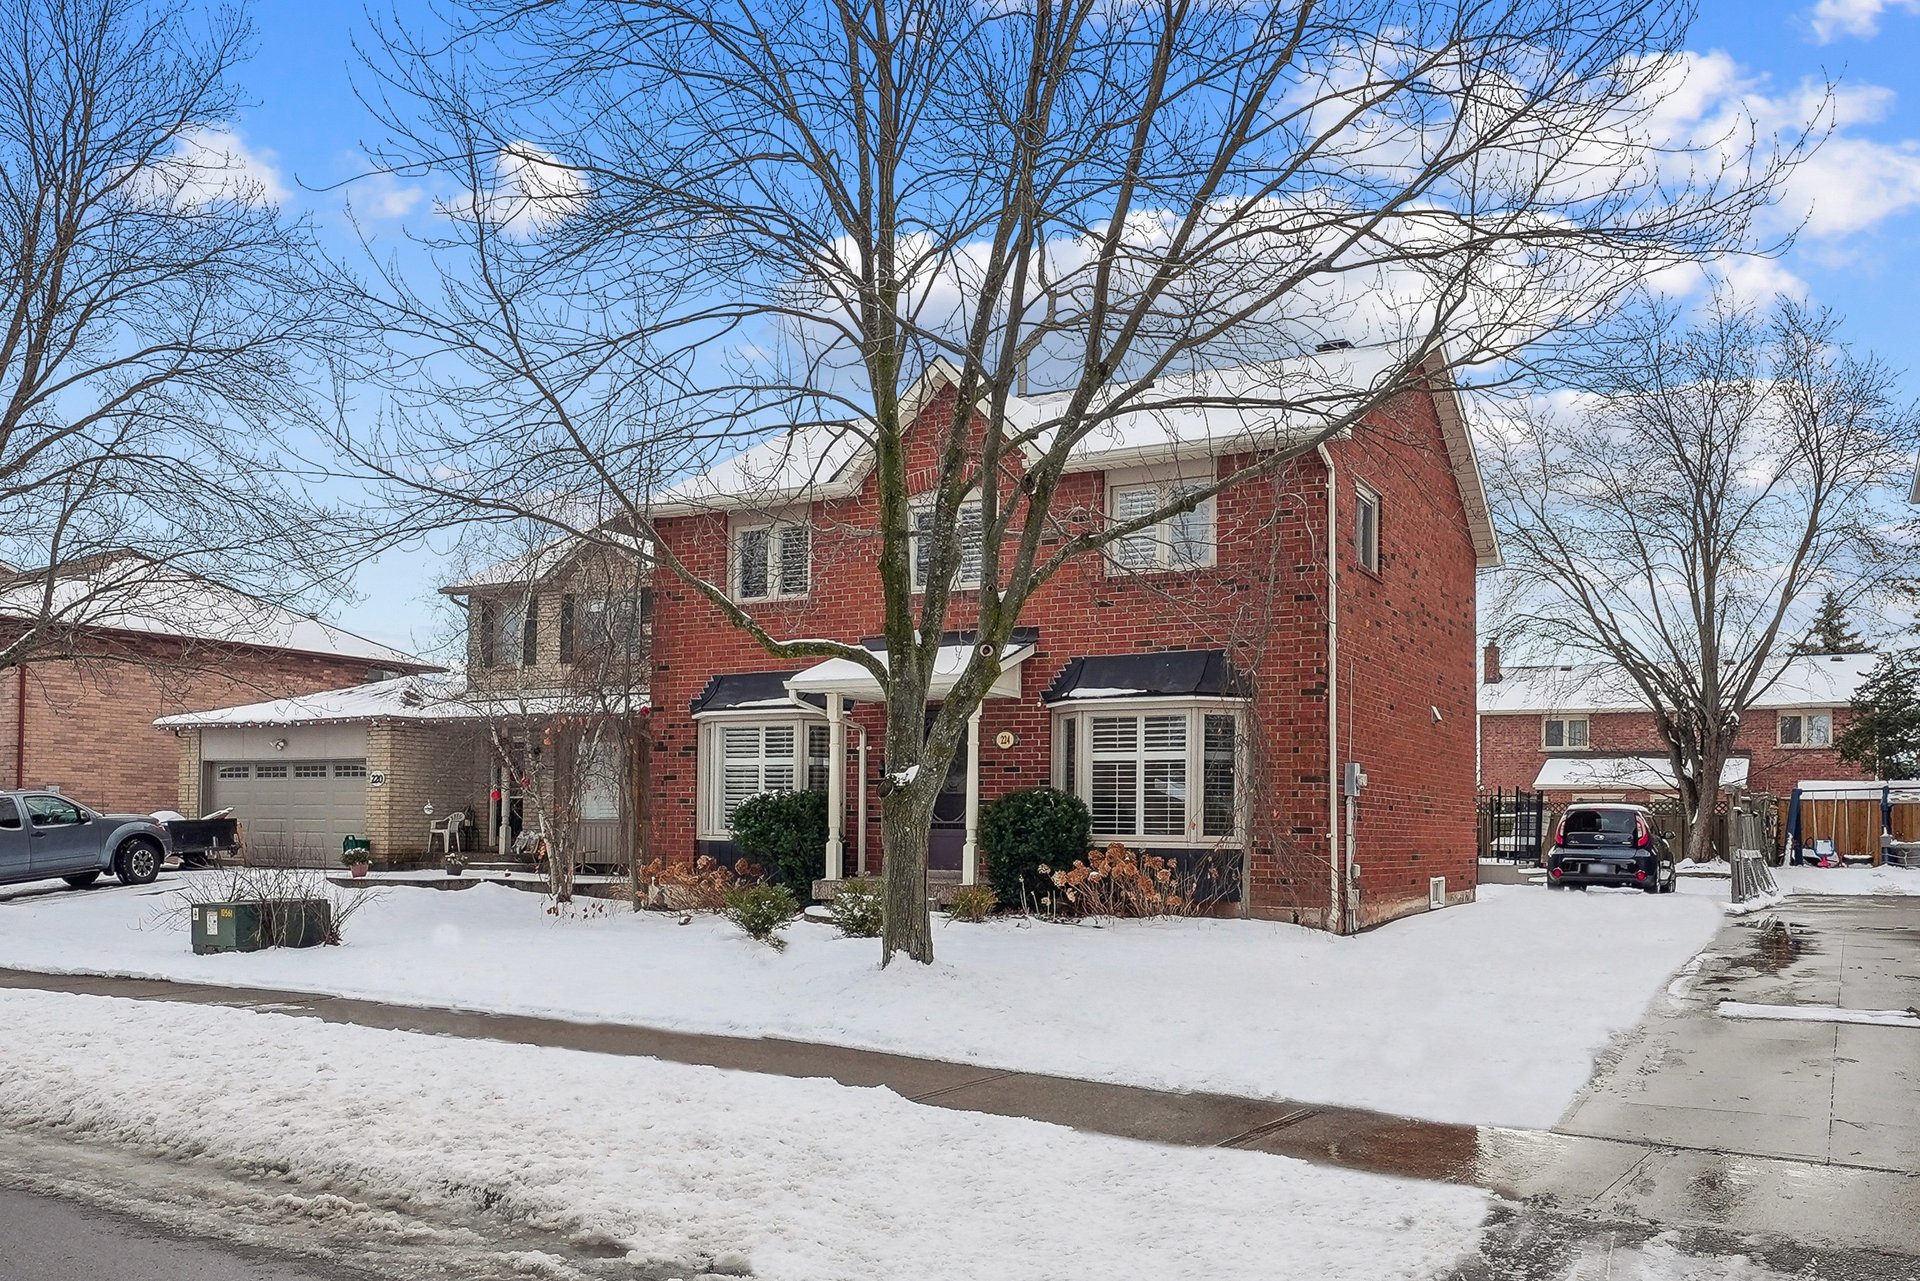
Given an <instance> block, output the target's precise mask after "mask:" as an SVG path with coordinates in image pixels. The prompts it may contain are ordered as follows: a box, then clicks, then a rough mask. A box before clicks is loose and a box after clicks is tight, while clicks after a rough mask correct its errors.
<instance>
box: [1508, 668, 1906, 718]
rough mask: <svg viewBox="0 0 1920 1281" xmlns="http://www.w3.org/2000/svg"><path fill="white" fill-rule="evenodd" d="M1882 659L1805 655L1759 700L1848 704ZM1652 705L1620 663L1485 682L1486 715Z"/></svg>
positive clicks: (1762, 704)
mask: <svg viewBox="0 0 1920 1281" xmlns="http://www.w3.org/2000/svg"><path fill="white" fill-rule="evenodd" d="M1879 661H1880V656H1879V655H1878V654H1800V655H1794V656H1792V657H1789V658H1787V659H1784V660H1782V661H1781V662H1780V663H1779V664H1778V665H1777V671H1776V673H1775V676H1774V679H1773V680H1772V681H1770V682H1769V683H1768V684H1767V686H1766V688H1765V689H1763V690H1762V691H1761V692H1760V693H1759V695H1757V696H1756V697H1755V698H1754V700H1753V706H1754V707H1756V708H1760V709H1773V708H1791V707H1843V706H1845V705H1846V704H1847V703H1849V702H1851V701H1853V696H1854V695H1855V694H1856V693H1858V692H1859V689H1860V686H1861V683H1862V682H1864V681H1865V680H1866V679H1867V674H1868V673H1869V672H1871V671H1872V670H1873V667H1874V664H1876V663H1878V662H1879ZM1646 706H1647V703H1646V700H1645V699H1644V698H1642V697H1641V696H1640V691H1639V689H1638V688H1636V687H1635V686H1634V684H1633V682H1632V681H1631V680H1629V679H1628V677H1627V674H1626V671H1625V669H1623V668H1621V667H1620V666H1618V665H1617V664H1614V663H1573V664H1568V665H1566V666H1560V667H1516V668H1514V669H1512V670H1511V671H1509V672H1507V673H1506V674H1505V675H1504V676H1503V677H1502V678H1501V679H1500V680H1498V681H1495V682H1493V683H1492V684H1486V683H1484V682H1482V684H1481V686H1480V711H1481V712H1482V713H1483V714H1486V715H1502V714H1507V713H1543V712H1637V711H1644V710H1645V709H1646Z"/></svg>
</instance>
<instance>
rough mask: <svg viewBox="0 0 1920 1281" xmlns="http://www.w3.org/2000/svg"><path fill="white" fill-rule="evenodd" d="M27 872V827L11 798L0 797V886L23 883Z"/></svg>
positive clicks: (27, 876)
mask: <svg viewBox="0 0 1920 1281" xmlns="http://www.w3.org/2000/svg"><path fill="white" fill-rule="evenodd" d="M31 876H32V873H31V872H29V871H28V870H27V825H26V823H25V822H24V821H23V820H22V819H21V817H20V807H19V806H18V805H15V804H14V803H13V798H12V797H11V796H0V885H5V884H7V883H8V882H9V881H24V880H27V879H28V878H29V877H31Z"/></svg>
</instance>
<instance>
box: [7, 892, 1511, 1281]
mask: <svg viewBox="0 0 1920 1281" xmlns="http://www.w3.org/2000/svg"><path fill="white" fill-rule="evenodd" d="M461 897H465V896H464V895H463V896H461ZM528 901H529V902H530V903H534V904H537V902H538V900H536V899H529V900H528ZM446 906H452V905H451V904H447V905H446ZM338 955H340V956H344V955H346V953H339V954H338ZM0 1026H4V1027H5V1028H6V1029H7V1038H6V1043H7V1050H6V1062H5V1070H4V1071H0V1122H5V1123H10V1124H14V1125H19V1124H32V1125H38V1126H43V1127H51V1128H52V1129H53V1130H55V1131H56V1132H58V1133H63V1134H72V1135H76V1136H84V1137H89V1138H93V1139H100V1140H107V1141H112V1142H118V1143H127V1144H134V1145H138V1146H139V1147H140V1148H142V1149H143V1150H146V1151H148V1152H151V1153H154V1154H156V1155H160V1156H163V1157H169V1158H172V1159H175V1160H189V1159H191V1160H194V1161H196V1162H203V1163H204V1162H212V1163H215V1164H216V1165H219V1166H225V1167H229V1168H238V1169H241V1170H245V1171H255V1172H258V1171H261V1170H268V1171H281V1172H284V1173H285V1174H287V1175H289V1176H291V1177H292V1178H294V1179H297V1180H299V1181H300V1182H301V1183H303V1184H305V1185H307V1186H308V1187H317V1188H320V1189H323V1190H324V1194H325V1195H328V1196H332V1197H337V1198H341V1199H343V1200H344V1201H345V1202H348V1203H349V1204H347V1205H337V1206H334V1207H333V1208H332V1209H331V1210H330V1211H329V1212H330V1213H335V1214H339V1213H376V1212H377V1207H379V1206H381V1205H383V1204H387V1203H391V1202H394V1201H404V1202H405V1203H406V1204H408V1205H410V1206H412V1207H416V1208H433V1209H441V1210H447V1211H451V1212H453V1213H455V1214H458V1215H463V1216H469V1217H470V1216H477V1215H487V1216H495V1217H497V1218H499V1219H504V1220H507V1221H508V1222H509V1223H512V1222H519V1223H524V1224H528V1225H531V1226H535V1227H538V1228H539V1229H541V1230H542V1231H543V1232H547V1233H558V1234H561V1235H564V1236H567V1237H570V1238H572V1239H574V1240H575V1241H576V1242H578V1243H579V1244H581V1245H582V1246H605V1245H607V1244H612V1245H615V1246H617V1247H619V1248H623V1249H626V1250H628V1251H629V1252H630V1253H629V1255H628V1257H629V1259H630V1260H631V1261H632V1262H633V1263H635V1264H636V1265H637V1266H636V1269H635V1275H636V1276H660V1277H665V1276H679V1275H690V1274H694V1273H699V1272H704V1271H706V1270H707V1269H708V1268H709V1267H713V1268H714V1269H715V1270H721V1271H726V1272H728V1273H730V1274H736V1275H744V1274H747V1273H748V1272H750V1273H751V1275H753V1276H755V1277H758V1278H762V1279H763V1281H815V1279H818V1281H843V1279H845V1278H851V1277H899V1278H908V1277H911V1278H916V1279H919V1281H934V1279H936V1278H956V1279H960V1278H965V1279H967V1281H973V1279H974V1278H980V1277H995V1278H1008V1279H1011V1281H1021V1279H1025V1278H1032V1279H1033V1281H1043V1279H1044V1281H1058V1279H1061V1278H1078V1277H1088V1278H1100V1279H1101V1281H1165V1278H1170V1277H1207V1278H1210V1279H1212V1281H1227V1279H1230V1278H1247V1279H1248V1281H1254V1279H1256V1278H1258V1279H1259V1281H1266V1279H1267V1278H1273V1277H1314V1278H1332V1279H1339V1278H1352V1279H1353V1281H1384V1279H1387V1278H1407V1279H1411V1278H1426V1277H1431V1276H1434V1275H1436V1274H1437V1273H1439V1272H1441V1271H1443V1270H1444V1269H1445V1268H1446V1267H1447V1266H1448V1265H1449V1264H1450V1263H1451V1262H1452V1261H1453V1260H1454V1259H1456V1258H1457V1257H1458V1256H1460V1255H1462V1254H1463V1253H1465V1252H1467V1251H1469V1250H1471V1249H1472V1248H1473V1245H1474V1242H1475V1240H1476V1237H1477V1229H1478V1225H1479V1224H1480V1222H1481V1219H1482V1217H1483V1215H1484V1213H1485V1211H1486V1208H1487V1206H1488V1199H1487V1197H1486V1196H1485V1195H1484V1194H1482V1193H1479V1192H1476V1191H1474V1190H1472V1189H1467V1188H1457V1187H1448V1186H1440V1185H1432V1184H1418V1183H1405V1182H1400V1181H1397V1180H1393V1179H1387V1178H1383V1177H1379V1176H1375V1175H1365V1174H1356V1173H1350V1172H1346V1171H1341V1170H1335V1169H1327V1168H1321V1167H1315V1166H1309V1165H1306V1164H1304V1163H1301V1162H1298V1161H1292V1160H1288V1159H1284V1158H1280V1157H1272V1156H1265V1155H1261V1154H1257V1153H1249V1152H1238V1151H1228V1150H1221V1149H1188V1148H1169V1147H1160V1146H1157V1145H1151V1144H1144V1143H1132V1142H1128V1141H1126V1140H1123V1139H1111V1138H1105V1137H1102V1136H1095V1135H1083V1134H1077V1133H1075V1132H1073V1131H1070V1130H1065V1129H1061V1128H1059V1127H1055V1126H1049V1125H1042V1124H1039V1123H1036V1122H1032V1121H1022V1120H1014V1119H1009V1118H1003V1117H995V1116H980V1115H974V1114H970V1113H960V1112H948V1111H942V1110H938V1109H934V1108H928V1107H923V1106H919V1105H916V1104H912V1103H908V1102H906V1101H904V1100H902V1099H900V1098H899V1097H897V1096H895V1095H893V1094H891V1093H888V1092H887V1091H885V1090H879V1089H870V1090H856V1089H849V1088H847V1087H844V1086H840V1085H835V1084H832V1083H830V1082H825V1081H799V1080H789V1079H786V1078H780V1077H766V1076H756V1075H751V1074H745V1073H733V1072H723V1071H720V1070H718V1069H714V1068H704V1067H688V1066H684V1065H679V1064H671V1063H660V1062H656V1061H653V1060H648V1059H632V1058H619V1057H613V1056H606V1055H596V1054H585V1053H577V1052H573V1051H568V1050H550V1049H536V1048H532V1047H527V1046H518V1045H505V1044H500V1043H495V1042H485V1041H480V1042H474V1041H453V1040H448V1039H444V1038H439V1037H429V1036H419V1035H414V1034H411V1033H405V1032H389V1031H382V1030H374V1029H369V1028H359V1027H351V1026H347V1027H342V1026H335V1025H329V1024H324V1023H320V1022H316V1021H312V1020H305V1019H296V1018H289V1017H285V1016H282V1015H276V1014H259V1013H252V1012H248V1011H240V1010H233V1009H227V1008H219V1007H214V1008H206V1007H195V1006H188V1005H178V1004H159V1003H142V1002H135V1001H122V1000H112V999H106V998H98V997H79V996H64V995H54V994H48V993H34V992H0ZM142 1080H144V1081H151V1082H164V1088H156V1089H129V1088H127V1083H128V1082H131V1081H142ZM455 1099H457V1100H458V1102H457V1103H455V1102H453V1100H455ZM518 1262H520V1263H521V1264H522V1265H523V1266H525V1267H527V1269H528V1270H529V1271H537V1270H541V1269H539V1268H538V1266H537V1265H538V1261H537V1260H527V1259H523V1260H519V1261H518Z"/></svg>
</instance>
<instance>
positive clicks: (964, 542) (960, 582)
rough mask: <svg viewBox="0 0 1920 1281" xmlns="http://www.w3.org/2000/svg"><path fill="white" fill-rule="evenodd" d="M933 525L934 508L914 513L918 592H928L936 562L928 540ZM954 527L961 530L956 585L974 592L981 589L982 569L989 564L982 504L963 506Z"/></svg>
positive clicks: (915, 567) (915, 574)
mask: <svg viewBox="0 0 1920 1281" xmlns="http://www.w3.org/2000/svg"><path fill="white" fill-rule="evenodd" d="M933 521H934V511H933V508H932V507H931V506H926V507H921V508H919V509H918V510H916V511H915V512H914V513H913V590H914V591H916V592H918V591H925V590H926V587H927V574H928V568H927V567H928V565H929V564H931V563H932V560H933V543H932V542H931V541H930V539H929V537H928V536H929V535H931V534H932V533H933V530H934V525H933ZM955 523H956V524H958V526H959V528H960V567H959V568H958V569H957V570H956V571H955V572H954V575H953V585H954V586H955V587H957V588H960V589H962V590H972V589H975V588H978V587H979V586H980V574H981V569H982V567H983V566H984V565H985V563H986V545H987V542H986V536H985V533H984V531H983V530H982V528H981V519H980V504H979V503H965V504H963V505H962V506H961V508H960V512H959V518H958V520H957V521H956V522H955Z"/></svg>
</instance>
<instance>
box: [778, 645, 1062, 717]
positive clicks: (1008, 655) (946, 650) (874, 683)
mask: <svg viewBox="0 0 1920 1281" xmlns="http://www.w3.org/2000/svg"><path fill="white" fill-rule="evenodd" d="M1039 640H1040V633H1039V631H1038V630H1037V629H1034V628H1026V627H1023V628H1019V629H1017V630H1016V631H1015V632H1014V634H1013V636H1012V637H1011V639H1009V640H1008V642H1007V643H1006V644H1005V645H1002V646H1001V647H1000V675H999V676H998V677H997V678H996V679H995V680H994V682H993V684H992V685H991V686H989V687H988V688H987V697H988V698H1018V697H1020V666H1021V664H1022V663H1025V662H1026V661H1027V659H1029V658H1031V657H1032V656H1033V651H1034V648H1035V646H1036V645H1038V644H1039ZM861 645H862V646H863V647H865V648H866V649H868V650H870V651H872V652H873V655H874V657H875V658H877V659H879V660H880V664H881V666H883V667H884V666H886V662H887V651H886V646H885V644H884V643H882V642H879V641H862V642H861ZM974 648H975V642H974V641H973V640H972V639H971V636H970V634H969V633H965V632H949V633H948V634H947V635H945V636H943V637H941V641H940V649H939V652H938V653H937V654H936V655H935V656H934V660H933V676H932V679H931V680H929V681H928V683H927V701H928V702H933V703H937V702H939V701H940V700H941V699H943V698H945V697H946V696H947V695H948V694H950V693H952V692H953V687H954V685H955V683H956V682H958V681H959V679H960V677H961V674H962V673H964V672H965V671H966V670H967V664H968V663H970V662H972V661H973V655H974ZM786 687H787V692H788V693H790V694H794V695H800V696H806V695H815V694H823V695H824V694H838V695H839V696H840V697H842V698H843V699H852V700H854V701H856V702H868V703H883V702H885V701H886V697H887V694H886V691H885V690H884V689H882V688H881V687H880V682H879V681H878V680H876V679H875V678H874V675H873V673H872V672H870V671H868V670H867V669H866V668H865V667H863V666H861V665H860V664H859V663H856V662H854V661H853V660H852V659H850V658H829V659H826V660H825V661H823V662H820V663H816V664H814V665H813V666H812V667H809V668H807V669H805V670H804V671H799V672H795V673H794V674H793V675H792V676H790V677H788V678H787V681H786Z"/></svg>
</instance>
